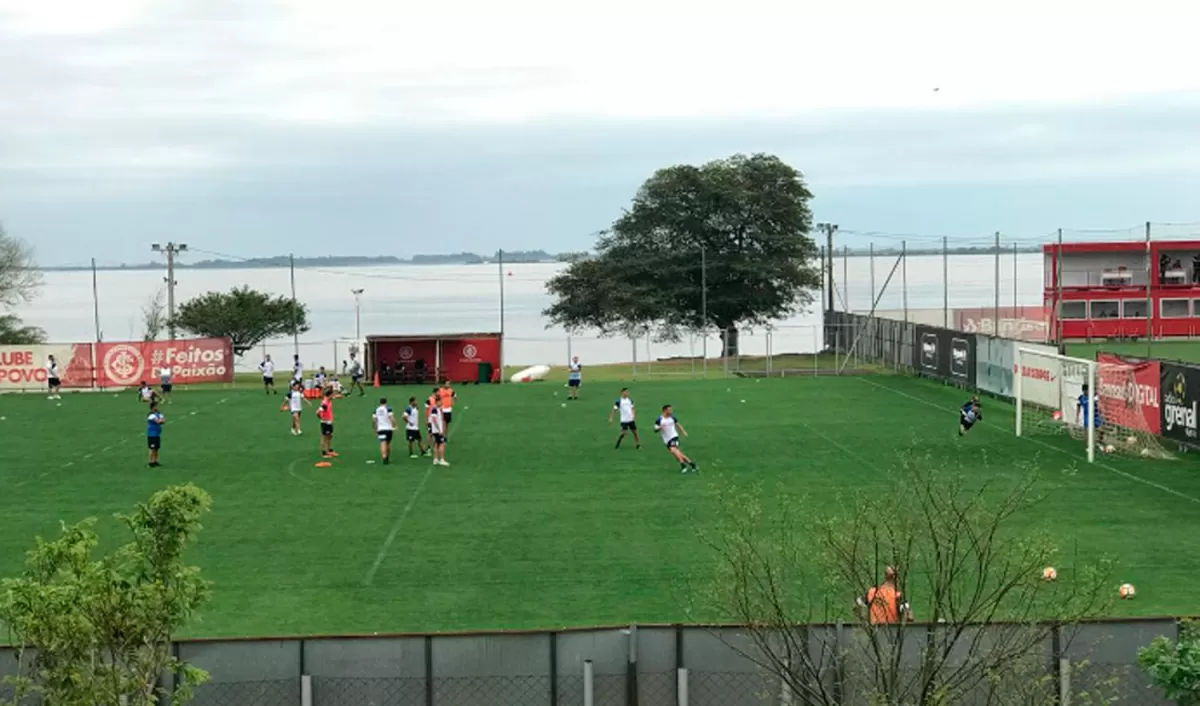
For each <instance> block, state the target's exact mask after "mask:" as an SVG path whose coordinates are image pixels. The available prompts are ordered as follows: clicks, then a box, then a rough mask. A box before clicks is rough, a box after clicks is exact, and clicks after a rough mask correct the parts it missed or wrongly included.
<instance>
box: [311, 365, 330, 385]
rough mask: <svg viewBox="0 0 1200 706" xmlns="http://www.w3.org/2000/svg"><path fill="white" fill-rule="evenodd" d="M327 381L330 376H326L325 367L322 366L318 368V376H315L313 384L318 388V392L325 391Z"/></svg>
mask: <svg viewBox="0 0 1200 706" xmlns="http://www.w3.org/2000/svg"><path fill="white" fill-rule="evenodd" d="M326 379H328V376H327V375H325V366H324V365H322V366H321V367H319V368H317V374H316V375H314V376H313V384H314V385H316V386H317V389H318V390H324V389H325V381H326Z"/></svg>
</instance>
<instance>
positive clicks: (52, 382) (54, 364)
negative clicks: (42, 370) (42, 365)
mask: <svg viewBox="0 0 1200 706" xmlns="http://www.w3.org/2000/svg"><path fill="white" fill-rule="evenodd" d="M46 384H47V387H48V388H49V390H50V398H49V399H52V400H61V399H62V394H61V391H60V388H61V387H62V381H61V380H60V379H59V377H58V361H57V360H55V359H54V356H50V359H49V360H47V361H46Z"/></svg>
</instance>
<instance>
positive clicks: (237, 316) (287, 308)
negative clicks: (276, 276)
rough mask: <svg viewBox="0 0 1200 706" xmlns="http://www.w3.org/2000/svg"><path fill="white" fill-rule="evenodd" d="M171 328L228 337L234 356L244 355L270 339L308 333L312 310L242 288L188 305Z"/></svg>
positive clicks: (295, 303)
mask: <svg viewBox="0 0 1200 706" xmlns="http://www.w3.org/2000/svg"><path fill="white" fill-rule="evenodd" d="M171 325H172V326H174V327H175V328H179V329H182V330H184V331H188V332H190V333H194V334H196V335H198V336H205V337H215V338H223V337H228V338H230V339H232V340H233V352H234V353H236V354H237V355H241V354H243V353H245V352H246V351H248V350H250V349H251V348H253V347H254V346H256V345H258V344H259V343H261V342H262V341H265V340H267V339H269V338H275V337H277V336H290V335H293V334H299V333H304V332H305V331H307V330H308V308H307V307H305V306H304V305H303V304H301V303H299V302H294V301H292V300H291V299H290V298H288V297H272V296H271V295H269V294H266V293H264V292H259V291H256V290H253V289H250V287H238V288H234V289H231V290H230V291H229V292H208V293H207V294H202V295H200V296H198V297H196V298H195V299H190V300H188V301H187V302H184V304H183V305H182V306H181V307H179V310H178V311H177V312H176V315H175V319H174V320H173V321H172V322H171Z"/></svg>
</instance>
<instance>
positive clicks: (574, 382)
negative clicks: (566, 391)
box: [567, 380, 583, 387]
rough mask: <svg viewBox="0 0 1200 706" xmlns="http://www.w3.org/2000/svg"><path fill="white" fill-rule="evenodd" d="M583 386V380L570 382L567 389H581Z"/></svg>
mask: <svg viewBox="0 0 1200 706" xmlns="http://www.w3.org/2000/svg"><path fill="white" fill-rule="evenodd" d="M582 384H583V380H568V381H567V387H579V386H580V385H582Z"/></svg>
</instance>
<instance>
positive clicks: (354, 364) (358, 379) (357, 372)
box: [350, 353, 367, 397]
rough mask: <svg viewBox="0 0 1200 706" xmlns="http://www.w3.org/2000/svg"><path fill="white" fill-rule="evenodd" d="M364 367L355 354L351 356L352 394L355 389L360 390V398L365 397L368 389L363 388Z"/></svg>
mask: <svg viewBox="0 0 1200 706" xmlns="http://www.w3.org/2000/svg"><path fill="white" fill-rule="evenodd" d="M362 379H363V367H362V363H359V362H358V358H356V357H355V355H354V354H353V353H351V354H350V392H354V388H356V387H357V388H358V396H359V397H365V396H366V394H367V388H365V387H363V384H362Z"/></svg>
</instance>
